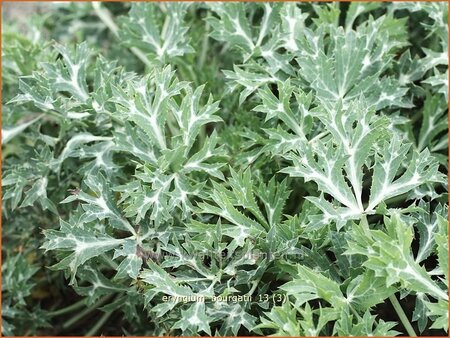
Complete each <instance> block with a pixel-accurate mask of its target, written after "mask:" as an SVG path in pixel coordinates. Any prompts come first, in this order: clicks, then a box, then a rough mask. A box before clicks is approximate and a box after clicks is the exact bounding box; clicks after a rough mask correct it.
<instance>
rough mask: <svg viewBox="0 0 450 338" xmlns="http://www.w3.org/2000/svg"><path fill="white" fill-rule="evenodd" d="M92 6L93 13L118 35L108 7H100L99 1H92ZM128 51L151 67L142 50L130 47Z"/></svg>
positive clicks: (117, 29) (117, 28)
mask: <svg viewBox="0 0 450 338" xmlns="http://www.w3.org/2000/svg"><path fill="white" fill-rule="evenodd" d="M92 7H93V8H94V11H95V14H97V16H98V17H99V19H100V20H101V21H102V22H103V23H104V24H105V26H106V27H108V28H109V30H110V31H111V32H112V33H113V34H114V35H115V36H116V37H119V27H118V26H117V25H116V23H115V22H114V20H113V19H112V15H111V13H110V12H109V10H108V9H106V8H104V7H101V3H100V2H98V1H95V2H93V3H92ZM130 51H131V52H132V53H133V54H134V55H136V57H137V58H138V59H139V60H141V61H142V62H143V63H144V64H145V65H146V66H148V67H151V66H152V63H151V62H150V60H149V59H148V58H147V56H145V54H144V52H142V51H141V50H140V49H139V48H137V47H131V48H130Z"/></svg>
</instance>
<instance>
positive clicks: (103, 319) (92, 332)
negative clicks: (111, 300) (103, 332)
mask: <svg viewBox="0 0 450 338" xmlns="http://www.w3.org/2000/svg"><path fill="white" fill-rule="evenodd" d="M112 313H113V312H112V311H110V312H105V313H104V314H103V316H102V317H101V318H100V319H99V320H98V322H97V323H96V324H95V325H94V326H93V327H92V328H91V329H90V330H89V331H88V332H87V333H86V334H85V336H86V337H92V336H96V335H97V332H98V331H99V330H100V329H101V328H102V326H103V325H104V324H105V323H106V321H107V320H108V318H109V317H110V316H111V315H112Z"/></svg>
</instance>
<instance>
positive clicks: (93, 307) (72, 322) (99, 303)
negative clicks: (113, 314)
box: [62, 295, 112, 330]
mask: <svg viewBox="0 0 450 338" xmlns="http://www.w3.org/2000/svg"><path fill="white" fill-rule="evenodd" d="M111 296H112V295H108V296H106V297H103V298H101V299H100V300H98V301H97V302H96V303H94V304H93V305H91V306H90V307H88V308H87V309H85V310H84V311H81V312H80V313H79V314H77V315H76V316H73V317H72V318H70V319H69V320H68V321H67V322H65V323H64V324H63V325H62V329H63V330H66V329H68V328H71V327H72V326H73V325H75V324H76V323H77V322H78V321H79V320H80V319H82V318H83V317H85V316H87V315H88V314H90V313H91V312H92V311H95V310H97V308H98V307H100V306H102V305H103V304H105V303H106V302H107V301H108V300H109V299H110V298H111Z"/></svg>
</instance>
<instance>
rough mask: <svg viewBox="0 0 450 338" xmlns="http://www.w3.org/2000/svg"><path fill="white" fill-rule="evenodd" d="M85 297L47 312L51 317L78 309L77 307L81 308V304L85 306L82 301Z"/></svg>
mask: <svg viewBox="0 0 450 338" xmlns="http://www.w3.org/2000/svg"><path fill="white" fill-rule="evenodd" d="M84 301H85V299H84V298H83V299H81V300H79V301H78V302H76V303H73V304H72V305H69V306H66V307H64V308H62V309H59V310H56V311H52V312H50V313H49V315H50V316H52V317H56V316H61V315H63V314H66V313H69V312H72V311H75V310H78V309H79V308H82V307H83V306H85V303H84Z"/></svg>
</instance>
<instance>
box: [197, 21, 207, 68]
mask: <svg viewBox="0 0 450 338" xmlns="http://www.w3.org/2000/svg"><path fill="white" fill-rule="evenodd" d="M209 16H210V15H209V14H208V17H209ZM205 22H206V24H205V35H204V36H203V41H202V50H201V53H200V57H199V59H198V63H197V65H198V67H199V69H202V67H203V65H204V64H205V61H206V54H207V52H208V47H209V46H208V42H209V22H208V21H205Z"/></svg>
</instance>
